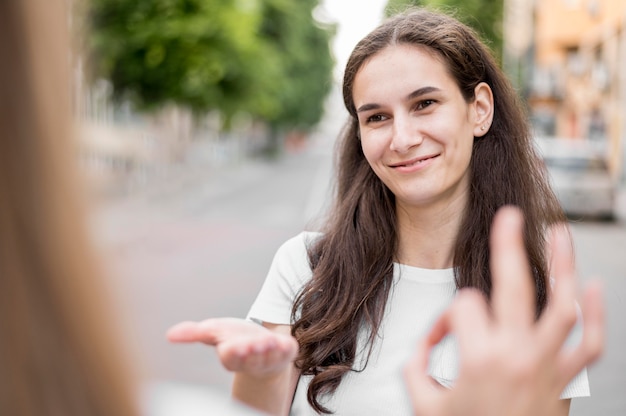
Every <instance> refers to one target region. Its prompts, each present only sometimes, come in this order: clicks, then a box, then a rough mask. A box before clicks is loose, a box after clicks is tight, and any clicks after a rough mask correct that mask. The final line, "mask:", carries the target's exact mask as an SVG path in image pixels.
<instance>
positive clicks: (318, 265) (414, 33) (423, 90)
mask: <svg viewBox="0 0 626 416" xmlns="http://www.w3.org/2000/svg"><path fill="white" fill-rule="evenodd" d="M343 98H344V103H345V106H346V109H347V110H348V113H349V118H348V121H347V124H346V126H345V128H344V129H343V131H342V132H341V135H340V137H339V141H338V144H337V155H336V157H337V159H336V161H337V170H336V172H337V178H336V181H337V183H336V192H335V196H334V205H333V207H332V209H331V210H330V212H329V216H328V218H327V220H326V223H325V225H324V227H323V228H322V229H321V230H320V232H319V233H314V232H303V233H301V234H299V235H297V236H295V237H294V238H292V239H291V240H289V241H287V242H286V243H285V244H284V245H283V246H282V247H281V248H280V249H279V250H278V252H277V253H276V256H275V258H274V261H273V263H272V266H271V268H270V271H269V273H268V275H267V278H266V281H265V283H264V285H263V287H262V289H261V291H260V293H259V295H258V297H257V299H256V301H255V302H254V304H253V305H252V307H251V309H250V311H249V313H248V320H250V321H253V322H256V323H260V324H262V326H261V325H257V326H255V325H251V324H250V322H242V321H237V320H234V321H233V320H226V319H224V320H219V319H218V320H208V321H205V322H202V323H185V324H183V325H181V326H179V327H175V328H174V329H173V330H172V332H171V333H170V339H172V340H173V341H177V342H194V341H201V342H205V343H208V344H210V345H216V346H217V352H218V354H219V355H220V359H221V360H222V363H223V364H224V365H225V366H226V367H227V368H229V369H231V370H232V371H235V373H236V374H235V378H234V380H235V381H234V385H233V394H234V396H235V397H237V398H239V399H240V400H242V401H244V402H247V403H249V404H251V405H253V406H256V407H258V408H260V409H263V410H265V411H267V412H270V413H272V414H281V415H282V414H287V413H290V414H292V415H314V414H320V413H333V412H336V413H337V414H359V415H385V414H393V415H410V414H412V413H413V407H412V402H411V397H421V399H420V400H421V401H427V400H428V399H427V398H426V399H424V398H423V397H424V394H423V390H421V391H408V390H407V389H406V386H405V385H404V382H403V378H402V369H403V367H404V365H405V364H406V362H407V361H408V360H409V357H411V355H412V352H413V346H414V345H415V344H416V343H417V342H418V340H420V339H422V338H424V337H427V336H428V334H429V328H430V327H431V325H433V322H435V320H436V318H437V316H438V315H439V314H440V313H441V312H442V311H444V310H446V308H447V307H448V306H449V305H450V304H454V302H455V296H456V295H457V292H458V290H459V289H463V288H473V289H474V292H472V293H474V294H476V292H481V293H482V295H485V297H486V298H489V297H490V296H491V295H492V268H491V267H490V256H491V255H490V246H489V235H490V230H491V226H492V223H493V221H494V217H495V215H496V211H499V210H500V209H501V208H502V207H504V206H505V205H516V206H518V207H519V209H520V210H521V211H522V212H523V214H524V218H525V222H524V230H523V238H522V231H521V227H522V225H521V222H520V223H518V224H519V228H518V229H517V232H516V233H515V235H516V239H517V240H516V241H517V243H518V244H519V245H520V246H524V247H525V249H526V252H527V253H528V262H527V263H528V264H525V266H524V267H523V268H521V267H518V265H519V263H509V264H515V265H513V266H510V267H511V269H512V270H511V272H512V273H516V272H519V271H520V270H525V272H524V273H523V277H521V281H522V282H524V283H526V284H527V293H526V294H527V295H528V296H527V299H528V300H529V302H528V303H529V304H530V303H532V305H527V306H528V311H527V312H528V314H527V315H528V316H526V317H525V318H524V321H526V320H528V321H530V323H529V325H530V324H531V323H532V317H533V316H534V317H535V318H537V319H539V317H540V316H541V315H542V313H543V311H544V309H545V307H546V304H547V302H548V287H547V286H548V285H547V277H548V276H549V275H550V274H551V273H552V271H551V270H549V264H550V259H549V258H548V255H547V254H546V253H547V252H546V250H545V249H546V247H545V240H546V233H547V230H548V227H550V226H551V225H553V224H555V223H558V222H559V221H561V220H562V219H563V218H564V217H563V214H562V212H561V210H560V207H559V204H558V201H557V199H556V197H555V196H554V194H553V192H552V190H551V189H550V186H549V183H548V179H547V177H546V173H545V171H544V169H543V165H542V163H541V160H540V159H539V157H538V155H537V154H536V152H535V150H534V148H533V143H532V139H531V134H530V130H529V126H528V125H527V122H526V118H525V115H524V112H523V109H522V106H521V105H520V103H519V102H518V101H517V95H516V92H515V91H514V89H513V88H512V87H511V85H510V84H509V82H508V80H507V79H506V77H505V76H504V74H503V73H502V71H501V70H500V69H499V67H498V65H497V64H496V62H495V60H494V58H493V57H492V56H491V55H490V52H489V50H488V49H487V48H486V47H485V46H484V45H483V44H482V43H481V42H480V41H479V40H478V37H477V36H476V34H475V33H474V32H473V31H472V30H470V29H468V28H467V27H466V26H464V25H462V24H461V23H459V22H458V21H457V20H455V19H453V18H451V17H449V16H446V15H444V14H439V13H435V12H431V11H428V10H424V9H416V10H412V11H408V12H407V13H404V14H400V15H397V16H395V17H392V18H390V19H389V20H387V21H385V22H383V23H382V24H381V25H380V26H379V27H378V28H376V29H375V30H373V31H372V32H371V33H369V34H368V35H367V36H365V38H363V39H362V40H361V41H360V42H359V43H358V44H357V45H356V47H355V48H354V50H353V52H352V54H351V56H350V58H349V59H348V62H347V65H346V69H345V73H344V78H343ZM494 251H495V250H494ZM507 259H510V258H507ZM507 259H505V261H504V262H502V263H499V264H500V265H502V264H503V263H504V264H505V265H506V266H505V267H504V269H506V267H508V264H507V262H506V260H507ZM501 260H502V259H501ZM492 266H493V263H492ZM502 269H503V268H496V267H494V270H500V271H501V270H502ZM568 273H569V272H568ZM530 282H532V284H531V283H530ZM493 286H494V287H495V285H493ZM465 293H467V292H465ZM494 294H495V293H494ZM482 295H481V296H478V298H479V299H481V300H482V299H483V297H482ZM531 299H532V300H533V302H530V300H531ZM568 305H569V312H568V314H569V317H570V318H569V319H566V321H568V322H569V324H567V325H565V328H561V330H560V331H559V333H563V334H564V335H563V337H565V335H566V334H567V333H568V331H569V329H571V327H572V326H573V325H574V321H575V317H574V313H573V309H574V308H573V302H569V303H568ZM494 307H495V308H496V309H498V307H497V305H494ZM533 311H534V314H533V313H532V312H533ZM570 313H571V314H570ZM568 314H565V315H568ZM513 321H517V322H518V321H519V320H517V319H513ZM471 325H472V324H470V323H467V322H466V324H465V325H463V327H462V328H460V330H462V331H463V334H464V335H468V334H469V333H471V332H473V328H474V327H473V326H471ZM436 327H438V326H436ZM439 332H440V333H441V332H445V330H444V331H439ZM506 332H507V333H508V334H509V335H511V340H512V342H511V344H510V345H511V346H513V345H517V346H519V345H526V346H528V348H535V347H536V346H537V345H538V344H535V343H534V342H531V343H522V344H520V342H519V340H520V339H521V338H518V336H520V334H522V332H520V333H519V334H518V333H517V332H516V330H510V328H509V329H508V330H507V331H506ZM431 335H432V334H431ZM440 335H441V334H440ZM477 337H478V338H481V339H483V337H482V336H480V335H478V336H477ZM434 338H437V337H434ZM439 338H441V336H439ZM294 341H297V344H294ZM471 342H472V343H474V345H477V344H475V343H476V342H478V340H476V339H474V340H472V341H471ZM494 342H495V341H494ZM495 344H496V345H501V344H500V343H499V341H497V342H495ZM559 345H560V344H559ZM551 351H552V352H553V353H556V352H555V350H551ZM507 353H508V351H504V353H503V357H507V358H508V357H509V355H507ZM510 354H515V353H514V352H513V351H512V350H510ZM524 354H529V355H533V354H534V351H531V352H528V350H525V352H524ZM430 358H431V359H430V364H429V365H428V366H427V365H424V367H428V372H429V376H430V377H431V379H430V380H429V381H428V383H426V384H427V385H428V386H429V387H433V383H432V380H433V379H434V380H435V381H436V382H437V383H438V385H440V386H445V387H448V388H452V390H455V389H456V388H457V385H456V384H455V383H456V382H457V380H463V376H464V374H463V368H462V367H461V365H460V362H461V364H463V360H460V361H459V349H458V348H457V344H456V341H455V338H454V337H446V338H444V339H443V340H442V342H441V343H439V344H438V345H437V346H436V347H434V349H433V350H432V354H431V355H430ZM509 362H510V360H506V363H509ZM550 362H552V361H549V360H546V361H543V362H542V363H540V364H538V367H539V368H538V372H537V374H539V373H541V371H542V370H544V368H548V369H549V367H550V366H549V365H546V363H550ZM581 362H582V361H581ZM481 363H482V364H485V361H482V362H478V363H476V366H475V367H474V370H477V371H476V372H475V373H474V374H475V375H480V374H486V373H488V372H489V371H487V370H491V368H487V367H481V368H480V369H478V367H480V365H481ZM465 364H467V362H466V363H465ZM501 364H502V363H501ZM515 366H519V364H518V363H515V365H513V367H515ZM505 367H506V365H505ZM528 368H530V367H528ZM581 368H582V366H579V367H577V369H576V371H575V372H573V373H571V374H569V375H568V377H566V379H567V380H566V381H565V382H564V383H562V384H558V385H556V386H554V385H553V386H551V387H550V388H549V389H546V390H544V392H542V393H540V396H541V398H542V399H545V401H542V400H539V401H537V403H538V404H537V406H535V407H533V406H531V407H533V409H534V410H537V411H536V412H535V411H530V410H529V408H526V409H525V410H519V413H515V412H514V411H511V412H510V413H509V410H510V409H509V408H508V407H507V408H506V410H503V411H497V410H496V411H493V410H492V413H491V414H504V412H505V411H506V412H507V414H550V415H565V414H567V412H568V409H569V399H570V398H572V397H578V396H585V395H588V394H589V386H588V382H587V377H586V373H585V372H584V371H583V372H582V373H579V374H578V376H576V377H575V378H574V379H573V380H572V381H571V383H569V385H567V382H569V381H570V380H571V379H572V377H573V376H574V375H575V374H576V373H578V372H579V371H580V369H581ZM504 373H506V372H504ZM465 374H466V373H465ZM496 374H500V375H502V373H499V370H498V372H496ZM564 374H566V373H564ZM507 377H508V376H507ZM507 377H503V378H502V380H513V379H515V377H512V378H507ZM560 377H561V376H559V377H554V378H551V379H552V380H556V379H558V378H560ZM496 378H497V377H496ZM529 378H532V376H531V377H529ZM465 380H466V382H468V383H469V385H472V382H471V381H467V379H465ZM526 380H528V379H526ZM496 383H497V382H496ZM500 384H501V383H497V386H500ZM459 385H464V384H463V383H462V382H459ZM470 390H471V388H470ZM433 391H437V389H436V388H433ZM517 391H518V392H519V391H520V390H517ZM420 394H421V396H420ZM515 394H518V393H514V394H513V395H512V396H511V397H513V399H512V400H511V403H506V404H507V405H508V404H512V403H513V402H515V404H520V403H521V402H524V401H525V400H521V401H520V400H517V398H515ZM519 394H520V395H525V393H524V394H522V393H519ZM412 395H413V396H412ZM471 397H473V396H472V395H471V394H469V396H466V398H465V399H464V401H462V402H459V401H456V402H454V403H452V404H451V405H450V406H448V407H446V406H445V405H444V406H442V407H441V408H439V409H442V408H443V409H445V410H442V411H441V412H438V411H437V409H436V408H433V410H432V413H429V411H430V410H429V409H431V408H429V407H428V406H424V407H423V409H427V411H426V413H424V414H443V415H452V414H457V415H458V414H463V415H469V414H476V415H484V414H487V413H486V412H481V411H479V410H477V408H475V407H474V408H472V409H469V408H465V406H464V405H465V404H466V402H467V404H469V403H470V401H472V399H471ZM495 397H498V399H499V398H500V397H499V396H497V395H496V396H494V399H495ZM528 397H529V398H530V397H532V398H530V399H529V401H528V402H527V403H531V404H534V403H535V402H534V399H536V398H537V396H533V395H529V396H528ZM420 400H417V401H414V402H413V403H415V404H416V407H415V408H416V409H417V408H418V407H420V406H419V403H420ZM488 400H489V399H488ZM493 404H494V406H497V404H498V401H497V400H494V402H493ZM420 414H421V413H420Z"/></svg>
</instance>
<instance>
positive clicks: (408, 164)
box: [389, 154, 439, 169]
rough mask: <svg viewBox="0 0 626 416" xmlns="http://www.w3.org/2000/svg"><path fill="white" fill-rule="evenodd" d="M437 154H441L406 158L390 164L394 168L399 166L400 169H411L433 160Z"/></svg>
mask: <svg viewBox="0 0 626 416" xmlns="http://www.w3.org/2000/svg"><path fill="white" fill-rule="evenodd" d="M437 156H439V154H434V155H429V156H425V157H417V158H415V159H411V160H406V161H403V162H399V163H394V164H391V165H389V166H390V167H392V168H398V169H410V168H412V167H418V166H420V165H423V164H425V163H426V162H429V161H431V160H433V159H434V158H436V157H437Z"/></svg>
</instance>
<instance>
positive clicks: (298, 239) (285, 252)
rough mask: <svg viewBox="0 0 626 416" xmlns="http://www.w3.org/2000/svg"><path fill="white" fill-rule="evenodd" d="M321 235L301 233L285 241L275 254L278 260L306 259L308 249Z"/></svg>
mask: <svg viewBox="0 0 626 416" xmlns="http://www.w3.org/2000/svg"><path fill="white" fill-rule="evenodd" d="M322 235H323V234H322V233H320V232H314V231H303V232H301V233H300V234H298V235H296V236H294V237H291V238H290V239H289V240H287V241H285V242H284V243H283V244H282V245H281V246H280V247H279V248H278V251H277V252H276V258H279V259H294V260H295V259H302V258H308V249H309V247H310V246H311V245H312V244H314V243H315V242H316V241H317V240H318V239H319V238H320V237H321V236H322Z"/></svg>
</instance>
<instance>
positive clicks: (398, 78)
mask: <svg viewBox="0 0 626 416" xmlns="http://www.w3.org/2000/svg"><path fill="white" fill-rule="evenodd" d="M424 86H432V87H437V88H439V89H442V90H443V89H450V88H453V89H454V88H456V89H457V90H458V87H456V82H455V81H454V79H453V78H452V76H451V75H450V73H449V71H448V69H447V66H446V65H445V64H444V61H443V58H442V57H441V56H439V55H438V54H437V53H436V52H435V51H433V50H431V49H428V48H427V47H423V46H415V45H407V44H398V45H390V46H387V47H386V48H384V49H382V50H381V51H379V52H377V53H376V54H374V55H372V56H371V57H370V58H369V59H368V60H366V61H365V62H364V63H363V65H362V66H361V68H359V70H358V71H357V73H356V76H355V78H354V85H353V89H352V91H353V99H354V101H355V104H356V105H357V107H358V103H357V101H359V100H361V99H371V98H375V97H376V96H382V97H384V96H385V95H390V94H393V93H395V92H398V93H402V94H408V93H410V92H411V91H413V90H415V89H417V88H421V87H424ZM407 89H409V91H407ZM370 96H373V97H370Z"/></svg>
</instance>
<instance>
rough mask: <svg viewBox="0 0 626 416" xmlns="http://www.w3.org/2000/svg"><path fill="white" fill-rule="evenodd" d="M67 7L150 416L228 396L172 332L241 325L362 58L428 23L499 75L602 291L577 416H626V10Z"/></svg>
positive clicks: (374, 3) (90, 155) (318, 210)
mask: <svg viewBox="0 0 626 416" xmlns="http://www.w3.org/2000/svg"><path fill="white" fill-rule="evenodd" d="M68 1H70V2H71V4H73V6H74V9H75V10H74V13H73V15H72V16H71V17H70V19H69V22H70V25H71V26H72V29H73V30H74V32H75V34H76V36H75V39H76V44H75V49H74V50H75V53H74V56H73V57H72V59H73V62H74V82H75V94H74V106H75V113H76V119H77V122H78V126H79V129H80V134H79V143H78V147H79V158H80V164H81V167H82V169H83V173H84V177H85V184H86V188H87V192H88V194H89V197H90V200H91V202H92V205H93V207H94V209H93V211H92V212H93V216H92V223H93V229H94V234H95V236H96V239H97V243H98V244H99V245H100V246H101V248H102V250H103V253H105V256H106V257H105V258H106V265H107V267H109V268H110V275H111V279H112V287H113V289H114V290H115V294H116V296H115V299H116V301H117V303H116V304H115V305H114V306H115V308H116V309H117V310H116V311H114V312H115V313H116V314H118V315H121V316H123V317H124V321H123V322H122V325H123V327H124V331H125V334H126V341H127V343H128V347H129V348H130V349H131V350H132V352H133V353H134V354H135V355H134V358H135V360H136V364H137V366H138V368H139V371H140V376H141V377H142V379H143V380H144V381H145V383H144V384H145V386H146V389H145V395H146V402H147V403H148V405H149V406H152V407H159V408H161V409H167V408H168V406H169V404H168V403H170V399H168V398H169V397H175V396H176V397H180V395H181V394H184V395H185V397H186V398H187V399H186V403H189V406H190V407H192V406H193V403H194V401H196V400H197V401H202V400H206V399H207V394H208V393H210V392H218V393H223V394H227V392H228V391H229V384H230V380H231V376H230V374H228V373H227V372H226V371H224V370H222V369H221V367H220V365H219V363H218V361H217V359H216V357H215V354H214V352H213V351H212V350H211V349H209V348H207V347H203V346H199V345H170V344H168V343H167V341H166V340H165V331H166V330H167V328H168V327H169V326H171V325H173V324H175V323H177V322H179V321H181V320H200V319H203V318H207V317H216V316H238V317H243V316H245V314H246V312H247V309H248V307H249V305H250V304H251V303H252V301H253V300H254V297H255V295H256V293H257V291H258V290H259V288H260V286H261V284H262V282H263V279H264V277H265V273H266V271H267V270H268V268H269V265H270V262H271V260H272V257H273V254H274V252H275V251H276V249H277V248H278V246H279V245H280V244H281V243H282V242H283V241H285V240H286V239H288V238H290V237H292V236H293V235H295V234H297V233H298V232H300V231H301V230H302V229H314V228H315V227H316V223H317V221H318V220H319V218H320V215H321V214H322V213H323V211H324V208H325V203H326V202H327V201H328V195H329V192H330V188H331V186H332V184H331V177H332V155H333V144H334V140H335V138H336V136H337V135H338V133H339V130H340V129H341V127H342V124H343V122H344V121H345V119H346V117H347V112H346V111H345V109H344V108H343V104H342V99H341V95H340V92H339V89H340V83H341V77H342V70H343V66H344V64H345V62H346V60H347V56H348V54H349V53H350V51H351V49H352V48H353V47H354V45H355V44H356V42H357V41H358V40H359V39H360V38H361V37H362V36H364V35H365V34H366V33H367V32H368V31H369V30H371V29H373V28H374V27H375V26H376V25H377V24H378V23H379V22H380V20H381V19H382V18H384V16H385V15H389V14H391V13H393V12H394V11H396V10H402V9H403V8H404V7H406V6H407V5H432V6H437V7H443V8H445V9H448V10H454V11H455V12H456V15H457V17H459V18H460V19H461V20H463V21H464V22H466V23H468V24H469V25H471V26H473V27H474V28H475V29H476V30H477V31H478V32H479V33H480V34H481V35H482V36H483V38H484V39H485V41H486V42H487V43H488V45H490V47H491V48H492V50H493V51H494V54H495V55H496V56H497V57H498V59H499V60H500V62H501V64H502V66H503V68H504V69H505V71H506V72H507V74H508V75H509V77H510V79H511V80H512V81H513V83H514V85H515V86H516V88H517V90H518V92H519V95H520V97H521V98H522V99H523V101H524V102H525V103H526V105H527V109H528V114H529V117H530V120H531V121H532V123H533V127H534V131H535V135H536V140H537V145H538V147H539V149H540V151H541V152H542V155H543V157H544V161H545V163H546V166H547V167H548V169H549V171H550V173H551V178H552V180H553V184H554V187H555V189H556V192H557V194H558V196H559V198H560V200H561V202H562V205H563V207H564V209H565V210H566V212H567V214H568V216H569V218H570V221H571V226H572V230H573V234H574V240H575V245H576V251H577V261H578V265H579V270H580V272H581V276H582V277H581V278H582V280H584V279H585V278H587V277H601V278H602V279H603V280H604V282H605V289H606V302H607V308H608V317H607V318H608V325H609V327H608V348H607V351H606V353H605V355H604V357H603V358H602V359H601V361H600V362H599V363H598V364H597V365H595V366H594V367H592V368H591V369H590V371H589V374H590V379H591V387H592V397H591V398H585V399H579V400H574V402H573V407H572V412H571V414H572V415H577V416H591V415H594V416H595V415H597V414H601V415H624V414H626V397H625V396H624V394H623V392H624V386H626V356H625V355H624V354H621V353H619V351H622V350H623V348H624V345H626V325H624V323H623V321H622V318H620V316H624V315H625V314H626V305H625V302H626V256H625V254H626V168H625V166H624V162H625V160H626V144H625V142H626V121H625V117H626V1H624V0H541V1H539V0H448V1H446V0H430V1H427V0H422V1H406V0H389V1H386V0H299V1H297V2H293V1H291V0H229V1H224V0H90V1H84V0H68ZM112 312H113V311H112ZM178 409H179V410H180V407H178ZM164 412H165V410H164ZM155 414H157V413H156V412H155ZM170 414H171V413H170Z"/></svg>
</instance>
